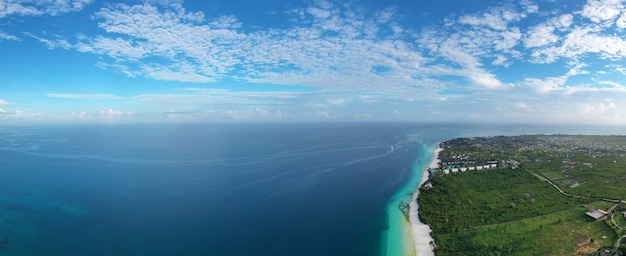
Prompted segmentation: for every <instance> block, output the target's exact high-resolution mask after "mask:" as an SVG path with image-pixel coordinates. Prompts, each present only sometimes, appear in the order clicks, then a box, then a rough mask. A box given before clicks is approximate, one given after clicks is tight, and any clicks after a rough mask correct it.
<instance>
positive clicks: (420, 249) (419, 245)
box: [409, 147, 443, 256]
mask: <svg viewBox="0 0 626 256" xmlns="http://www.w3.org/2000/svg"><path fill="white" fill-rule="evenodd" d="M442 150H443V149H442V148H441V147H437V149H435V150H434V152H433V156H432V159H431V161H430V164H429V165H428V166H427V167H426V168H425V169H424V170H423V172H422V179H421V180H420V182H419V184H418V186H417V187H416V188H415V191H414V192H413V196H412V198H411V202H410V203H409V207H410V208H409V224H410V226H411V235H412V238H413V244H414V246H413V247H414V249H415V255H416V256H434V255H435V252H434V251H433V248H432V246H431V244H432V242H433V241H434V240H433V238H432V236H431V235H430V232H431V231H432V230H431V229H430V226H428V225H426V224H424V223H422V222H421V221H420V220H419V216H418V211H419V206H418V204H417V197H418V195H419V188H420V187H421V186H422V185H423V184H424V183H426V181H428V179H429V172H428V170H430V169H432V168H439V152H441V151H442Z"/></svg>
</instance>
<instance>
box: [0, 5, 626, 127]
mask: <svg viewBox="0 0 626 256" xmlns="http://www.w3.org/2000/svg"><path fill="white" fill-rule="evenodd" d="M625 60H626V0H589V1H582V0H567V1H558V0H522V1H519V0H518V1H490V0H485V1H461V0H437V1H414V0H385V1H382V0H350V1H330V0H307V1H299V0H267V1H256V0H228V1H204V0H202V1H200V0H196V1H189V0H186V1H182V0H144V1H133V0H120V1H98V0H0V70H1V75H0V123H16V122H231V121H263V122H265V121H270V122H272V121H277V122H290V121H296V122H297V121H399V122H474V123H565V124H570V123H571V124H578V123H582V124H611V125H626V114H625V113H626V61H625Z"/></svg>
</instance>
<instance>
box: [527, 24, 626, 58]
mask: <svg viewBox="0 0 626 256" xmlns="http://www.w3.org/2000/svg"><path fill="white" fill-rule="evenodd" d="M599 32H600V31H599V30H598V29H597V28H593V27H576V28H574V29H572V31H571V32H570V33H569V34H567V35H566V36H565V37H564V38H562V40H561V42H560V45H552V46H548V47H544V48H540V49H537V50H535V51H533V52H532V54H531V56H532V61H535V62H537V63H552V62H554V61H556V60H557V59H559V58H563V57H564V58H568V59H578V58H579V57H580V56H583V55H585V54H589V53H595V54H598V57H599V58H601V59H615V60H618V59H621V58H623V57H625V56H626V41H625V40H624V39H622V38H621V37H619V36H617V35H602V34H600V33H599Z"/></svg>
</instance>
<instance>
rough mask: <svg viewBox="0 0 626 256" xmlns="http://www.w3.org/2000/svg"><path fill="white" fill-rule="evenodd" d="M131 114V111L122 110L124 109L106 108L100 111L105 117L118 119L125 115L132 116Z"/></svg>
mask: <svg viewBox="0 0 626 256" xmlns="http://www.w3.org/2000/svg"><path fill="white" fill-rule="evenodd" d="M133 114H134V112H133V111H126V112H124V111H119V110H113V109H111V108H109V109H107V110H102V111H101V112H100V116H101V117H102V118H106V119H118V118H123V117H127V116H132V115H133Z"/></svg>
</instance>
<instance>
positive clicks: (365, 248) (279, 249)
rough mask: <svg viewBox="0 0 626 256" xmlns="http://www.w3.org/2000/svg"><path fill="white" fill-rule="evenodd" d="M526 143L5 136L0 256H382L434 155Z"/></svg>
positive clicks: (314, 127)
mask: <svg viewBox="0 0 626 256" xmlns="http://www.w3.org/2000/svg"><path fill="white" fill-rule="evenodd" d="M535 130H536V129H535ZM502 131H504V132H502ZM525 131H527V130H525V129H523V128H519V127H505V128H503V127H498V128H492V127H461V126H451V125H447V126H438V125H416V124H412V125H409V124H184V125H182V124H180V125H174V124H164V125H156V124H142V125H73V126H71V125H56V126H54V125H48V126H28V127H10V126H6V127H0V255H379V254H380V246H381V239H382V238H381V234H382V233H383V232H384V231H385V230H386V228H387V215H386V213H385V206H386V204H387V203H388V201H389V199H390V198H391V196H392V195H393V194H394V193H395V192H396V191H397V190H398V189H399V188H400V187H401V186H402V185H403V184H404V182H406V181H407V180H408V179H409V177H410V176H411V175H415V173H411V165H412V163H413V162H414V161H415V160H416V159H418V158H420V157H422V158H423V157H430V152H424V145H432V143H436V142H437V141H441V140H443V139H448V138H453V137H456V136H461V135H467V134H480V135H485V134H495V133H499V134H502V133H503V134H516V133H525ZM392 146H393V150H392V148H391V147H392Z"/></svg>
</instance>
